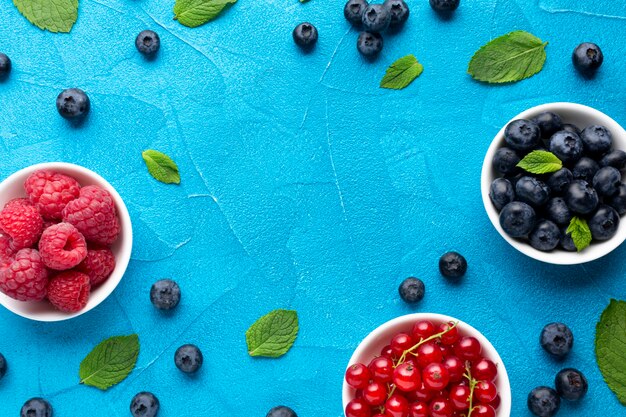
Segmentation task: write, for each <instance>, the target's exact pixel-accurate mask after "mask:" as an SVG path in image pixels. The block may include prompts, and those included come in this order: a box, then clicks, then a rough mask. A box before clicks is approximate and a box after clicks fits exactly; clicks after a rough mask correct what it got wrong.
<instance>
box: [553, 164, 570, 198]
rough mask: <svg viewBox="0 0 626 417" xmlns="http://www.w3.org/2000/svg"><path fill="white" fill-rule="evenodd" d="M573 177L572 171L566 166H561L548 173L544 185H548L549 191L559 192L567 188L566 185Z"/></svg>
mask: <svg viewBox="0 0 626 417" xmlns="http://www.w3.org/2000/svg"><path fill="white" fill-rule="evenodd" d="M573 179H574V176H573V175H572V171H570V170H569V169H567V168H561V169H559V170H558V171H556V172H554V173H552V174H550V176H549V177H548V179H547V180H546V185H547V186H548V187H550V191H552V193H553V194H561V193H563V192H564V191H565V190H566V189H567V186H568V185H569V184H570V183H571V182H572V180H573Z"/></svg>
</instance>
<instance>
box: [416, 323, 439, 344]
mask: <svg viewBox="0 0 626 417" xmlns="http://www.w3.org/2000/svg"><path fill="white" fill-rule="evenodd" d="M434 334H435V325H434V324H432V323H431V322H430V321H428V320H420V321H418V322H417V323H415V324H414V325H413V332H412V335H413V340H415V341H416V342H419V341H420V340H423V339H426V338H429V337H430V336H432V335H434Z"/></svg>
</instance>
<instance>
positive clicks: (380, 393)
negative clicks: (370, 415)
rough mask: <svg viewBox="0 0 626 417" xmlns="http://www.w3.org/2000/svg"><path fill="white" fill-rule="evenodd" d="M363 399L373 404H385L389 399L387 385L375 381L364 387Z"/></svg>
mask: <svg viewBox="0 0 626 417" xmlns="http://www.w3.org/2000/svg"><path fill="white" fill-rule="evenodd" d="M363 399H364V400H365V402H367V403H368V404H369V405H371V406H377V405H383V403H384V402H385V401H386V400H387V385H386V384H383V383H382V382H378V381H374V382H372V383H371V384H369V385H368V386H367V387H365V388H364V389H363Z"/></svg>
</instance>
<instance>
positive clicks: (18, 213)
mask: <svg viewBox="0 0 626 417" xmlns="http://www.w3.org/2000/svg"><path fill="white" fill-rule="evenodd" d="M12 201H13V200H12ZM12 201H11V202H9V204H7V205H6V206H5V207H4V209H2V212H0V229H2V230H4V232H5V233H6V234H7V235H9V237H10V238H11V239H12V240H13V247H14V248H15V249H23V248H29V247H31V246H33V245H34V244H35V243H37V240H39V236H40V235H41V230H42V229H43V220H42V219H41V215H39V212H38V211H37V209H36V208H35V207H34V206H30V205H25V204H19V203H15V202H12Z"/></svg>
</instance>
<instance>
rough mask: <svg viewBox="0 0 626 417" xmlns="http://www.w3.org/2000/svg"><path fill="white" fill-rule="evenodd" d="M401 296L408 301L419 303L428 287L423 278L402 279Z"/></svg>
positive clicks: (399, 290) (399, 289)
mask: <svg viewBox="0 0 626 417" xmlns="http://www.w3.org/2000/svg"><path fill="white" fill-rule="evenodd" d="M398 292H399V293H400V298H402V299H403V300H404V301H405V302H407V303H417V302H419V301H422V299H423V298H424V294H425V293H426V287H425V286H424V282H423V281H422V280H421V279H417V278H414V277H409V278H407V279H405V280H404V281H402V284H400V287H399V288H398Z"/></svg>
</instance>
